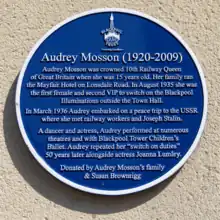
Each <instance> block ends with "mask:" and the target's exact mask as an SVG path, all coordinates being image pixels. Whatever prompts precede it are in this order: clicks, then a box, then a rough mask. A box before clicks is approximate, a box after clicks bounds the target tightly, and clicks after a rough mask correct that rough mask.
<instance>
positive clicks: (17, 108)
mask: <svg viewBox="0 0 220 220" xmlns="http://www.w3.org/2000/svg"><path fill="white" fill-rule="evenodd" d="M101 12H124V13H128V14H132V15H137V16H140V17H143V18H146V19H148V20H150V21H152V22H154V23H156V24H158V25H160V26H161V27H163V28H164V29H165V30H167V31H168V32H169V33H171V34H172V35H173V36H174V37H175V38H176V39H177V40H178V41H179V42H180V43H181V44H182V45H183V46H184V47H185V49H186V50H187V51H188V53H189V54H190V56H191V58H192V59H193V61H194V63H195V65H196V67H197V69H198V71H199V74H200V79H201V82H202V87H203V96H204V110H203V116H202V120H201V124H200V128H199V131H198V133H197V135H196V138H195V139H194V141H193V144H192V145H191V147H190V148H189V150H188V152H187V153H186V154H185V155H184V157H183V158H182V159H181V160H180V161H179V163H177V164H176V166H174V167H173V168H172V169H171V170H169V171H168V172H167V173H165V174H164V175H163V176H161V177H160V178H158V179H156V180H154V181H152V182H150V183H147V184H145V185H142V186H139V187H136V188H131V189H127V190H116V191H107V190H98V189H92V188H89V187H84V186H81V185H79V184H76V183H73V182H71V181H69V180H68V179H66V178H64V177H62V176H61V175H59V174H58V173H56V172H55V171H54V170H53V169H52V168H50V167H49V166H48V165H47V164H46V162H45V161H44V160H43V159H42V158H41V157H40V156H39V155H38V154H37V152H36V151H35V149H34V147H33V146H32V144H31V142H30V140H29V138H28V136H27V134H26V132H25V129H24V125H23V122H22V118H21V111H20V92H21V85H22V80H23V77H24V73H25V71H26V68H27V66H28V63H29V61H30V60H31V58H32V56H33V55H34V53H35V51H36V50H37V49H38V47H39V46H40V45H41V43H42V42H43V41H44V40H45V39H46V38H47V37H48V36H50V35H51V34H52V33H53V32H54V31H56V30H57V29H58V28H60V27H61V26H63V25H64V24H66V23H68V22H70V21H73V20H75V19H78V18H80V17H83V16H86V15H90V14H95V13H101ZM15 102H16V114H17V120H18V125H19V128H20V131H21V134H22V136H23V139H24V141H25V143H26V145H27V146H28V148H29V150H30V152H31V153H32V155H33V156H34V158H35V159H36V160H37V161H38V162H39V163H40V164H41V166H42V167H44V169H46V170H47V171H48V172H49V173H50V174H52V175H53V176H54V177H56V178H57V179H59V180H60V181H61V182H63V183H65V184H67V185H69V186H71V187H74V188H76V189H79V190H82V191H85V192H89V193H93V194H100V195H125V194H131V193H135V192H139V191H142V190H145V189H148V188H150V187H152V186H155V185H157V184H159V183H160V182H162V181H164V180H165V179H167V178H169V177H170V176H172V175H173V174H174V173H176V172H177V171H178V170H179V169H180V168H181V167H182V166H183V165H184V163H185V162H186V160H187V159H188V158H189V156H190V155H191V154H192V152H193V151H194V150H195V148H196V146H197V145H198V142H199V139H200V137H201V135H202V132H203V129H204V126H205V121H206V117H207V103H208V97H207V87H206V83H205V78H204V74H203V71H202V68H201V67H200V64H199V62H198V60H197V58H196V56H195V55H194V53H193V52H192V50H191V49H190V48H189V46H188V45H187V44H186V43H185V42H184V41H183V39H182V38H181V37H180V36H179V35H178V34H177V33H176V32H175V31H174V30H172V29H171V28H169V27H168V26H167V25H165V24H163V23H162V22H160V21H158V20H157V19H155V18H153V17H151V16H149V15H145V14H144V13H141V12H137V11H135V10H130V9H121V8H101V9H94V10H90V11H86V12H83V13H80V14H78V15H75V16H72V17H70V18H68V19H66V20H65V21H63V22H61V23H59V24H57V25H56V26H54V27H53V28H52V29H51V30H50V31H48V32H47V33H46V34H45V35H44V36H43V37H42V38H41V39H40V40H39V41H38V42H37V43H36V45H35V46H34V47H33V48H32V50H31V52H30V53H29V55H28V57H27V59H26V60H25V63H24V65H23V67H22V70H21V72H20V75H19V78H18V82H17V88H16V100H15Z"/></svg>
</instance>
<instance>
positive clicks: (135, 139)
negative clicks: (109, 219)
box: [16, 9, 207, 195]
mask: <svg viewBox="0 0 220 220" xmlns="http://www.w3.org/2000/svg"><path fill="white" fill-rule="evenodd" d="M16 113H17V119H18V124H19V127H20V130H21V133H22V136H23V138H24V140H25V142H26V144H27V146H28V148H29V150H30V151H31V153H32V154H33V156H34V157H35V158H36V160H37V161H38V162H39V163H40V164H41V165H42V166H43V167H44V168H45V169H46V170H47V171H48V172H49V173H51V174H52V175H53V176H55V177H56V178H57V179H59V180H60V181H62V182H64V183H66V184H68V185H70V186H72V187H74V188H77V189H79V190H83V191H86V192H90V193H95V194H103V195H123V194H129V193H134V192H138V191H141V190H144V189H147V188H149V187H152V186H154V185H156V184H158V183H160V182H161V181H163V180H165V179H167V178H168V177H170V176H171V175H172V174H174V173H175V172H176V171H177V170H178V169H180V167H181V166H182V165H183V164H184V163H185V162H186V160H187V158H188V157H189V156H190V155H191V153H192V152H193V150H194V149H195V147H196V146H197V144H198V141H199V138H200V136H201V134H202V131H203V128H204V124H205V119H206V113H207V91H206V85H205V80H204V75H203V73H202V70H201V67H200V65H199V63H198V61H197V59H196V57H195V55H194V54H193V53H192V51H191V50H190V48H189V47H188V46H187V45H186V43H185V42H184V41H183V40H182V39H181V38H180V36H179V35H178V34H177V33H175V32H174V31H173V30H171V29H170V28H168V27H167V26H166V25H164V24H162V23H161V22H159V21H158V20H156V19H154V18H152V17H149V16H146V15H144V14H142V13H139V12H136V11H132V10H125V9H98V10H92V11H89V12H86V13H83V14H80V15H77V16H74V17H71V18H69V19H67V20H66V21H64V22H62V23H61V24H58V25H57V26H55V27H54V28H52V30H50V31H49V32H48V33H47V34H46V35H45V36H44V37H43V38H42V39H40V40H39V41H38V42H37V44H36V45H35V46H34V48H33V49H32V51H31V52H30V54H29V55H28V58H27V59H26V61H25V63H24V66H23V68H22V71H21V73H20V76H19V79H18V84H17V91H16Z"/></svg>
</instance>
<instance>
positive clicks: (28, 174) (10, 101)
mask: <svg viewBox="0 0 220 220" xmlns="http://www.w3.org/2000/svg"><path fill="white" fill-rule="evenodd" d="M16 83H17V79H16V80H15V81H14V83H13V85H12V87H11V88H10V91H9V93H8V96H7V100H6V104H5V109H4V121H3V123H4V135H5V140H6V145H7V148H8V151H9V154H10V156H11V158H12V161H13V163H14V165H15V167H16V168H17V169H18V171H19V173H20V174H21V175H22V176H23V178H24V179H25V180H26V181H27V182H28V183H29V184H30V185H31V186H32V187H33V188H34V189H35V190H36V191H37V192H39V193H40V194H41V195H43V196H44V197H45V198H47V199H49V200H51V201H53V202H55V203H56V204H59V205H62V206H64V207H66V208H69V209H72V210H76V211H80V212H85V213H91V214H107V213H115V212H120V211H125V210H127V209H131V208H133V207H136V206H138V205H140V204H143V203H145V202H147V201H149V200H150V199H152V198H153V197H155V196H156V195H158V194H159V193H160V192H161V191H162V190H163V189H164V188H165V187H166V186H167V185H168V184H169V183H170V182H171V181H172V179H173V178H174V176H173V177H171V178H169V179H168V180H166V181H164V182H162V183H161V184H159V185H157V186H155V187H153V188H151V189H149V190H145V191H142V192H139V193H136V194H131V195H125V196H110V197H107V196H100V195H93V194H89V193H85V192H81V191H78V190H75V189H73V188H71V187H69V186H67V185H66V184H64V183H61V182H60V181H59V180H57V179H55V178H54V177H53V176H52V175H50V174H49V173H47V171H45V170H44V169H43V168H42V167H41V166H40V164H38V162H37V161H36V160H35V159H34V157H33V156H32V155H31V153H30V152H29V150H28V147H27V146H26V145H25V143H24V141H23V138H22V136H21V134H20V130H19V127H18V124H17V119H16V113H15V90H16Z"/></svg>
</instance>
